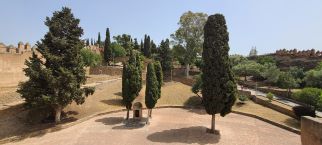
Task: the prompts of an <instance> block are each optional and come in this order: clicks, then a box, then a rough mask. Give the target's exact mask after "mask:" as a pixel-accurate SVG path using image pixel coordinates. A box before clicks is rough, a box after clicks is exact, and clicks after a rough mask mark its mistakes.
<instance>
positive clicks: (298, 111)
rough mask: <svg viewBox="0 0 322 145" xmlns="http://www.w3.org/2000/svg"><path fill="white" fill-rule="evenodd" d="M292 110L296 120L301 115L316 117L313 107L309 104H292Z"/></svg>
mask: <svg viewBox="0 0 322 145" xmlns="http://www.w3.org/2000/svg"><path fill="white" fill-rule="evenodd" d="M292 110H293V112H294V114H295V116H296V118H297V119H298V120H300V119H301V117H302V116H311V117H316V114H315V109H313V108H312V107H309V106H294V107H293V108H292Z"/></svg>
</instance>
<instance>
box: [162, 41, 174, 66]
mask: <svg viewBox="0 0 322 145" xmlns="http://www.w3.org/2000/svg"><path fill="white" fill-rule="evenodd" d="M160 62H161V66H162V70H163V72H169V71H171V69H172V53H171V49H170V42H169V39H166V40H165V41H164V40H162V41H161V43H160Z"/></svg>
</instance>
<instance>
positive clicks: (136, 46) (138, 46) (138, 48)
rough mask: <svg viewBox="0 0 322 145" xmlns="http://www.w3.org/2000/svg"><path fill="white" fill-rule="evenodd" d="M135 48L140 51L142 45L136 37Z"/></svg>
mask: <svg viewBox="0 0 322 145" xmlns="http://www.w3.org/2000/svg"><path fill="white" fill-rule="evenodd" d="M134 49H135V50H137V51H140V45H139V43H138V40H137V39H136V38H134Z"/></svg>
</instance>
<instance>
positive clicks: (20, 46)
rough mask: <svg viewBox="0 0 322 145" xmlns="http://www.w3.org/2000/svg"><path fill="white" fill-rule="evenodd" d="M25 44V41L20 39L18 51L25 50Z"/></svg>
mask: <svg viewBox="0 0 322 145" xmlns="http://www.w3.org/2000/svg"><path fill="white" fill-rule="evenodd" d="M24 47H25V46H24V45H23V43H22V42H21V41H20V42H19V43H18V48H17V53H22V52H23V50H24Z"/></svg>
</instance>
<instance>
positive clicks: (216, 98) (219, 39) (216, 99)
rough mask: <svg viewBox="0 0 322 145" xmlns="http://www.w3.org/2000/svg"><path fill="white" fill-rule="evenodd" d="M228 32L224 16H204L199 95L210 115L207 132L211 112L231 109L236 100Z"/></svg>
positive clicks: (226, 112) (213, 131)
mask: <svg viewBox="0 0 322 145" xmlns="http://www.w3.org/2000/svg"><path fill="white" fill-rule="evenodd" d="M228 41H229V35H228V32H227V26H226V21H225V17H224V16H223V15H221V14H215V15H211V16H209V17H208V20H207V22H206V25H205V27H204V44H203V53H202V58H203V62H204V65H203V67H202V73H203V75H202V76H201V77H202V98H203V104H204V106H205V109H206V112H207V113H208V114H209V115H212V123H211V130H209V132H210V133H216V132H217V131H215V114H217V113H220V115H221V116H225V115H226V114H228V113H230V112H231V107H232V106H233V105H234V102H235V100H236V97H235V94H236V83H235V81H234V76H233V73H232V70H231V65H230V61H229V57H228V56H229V55H228V51H229V44H228Z"/></svg>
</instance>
